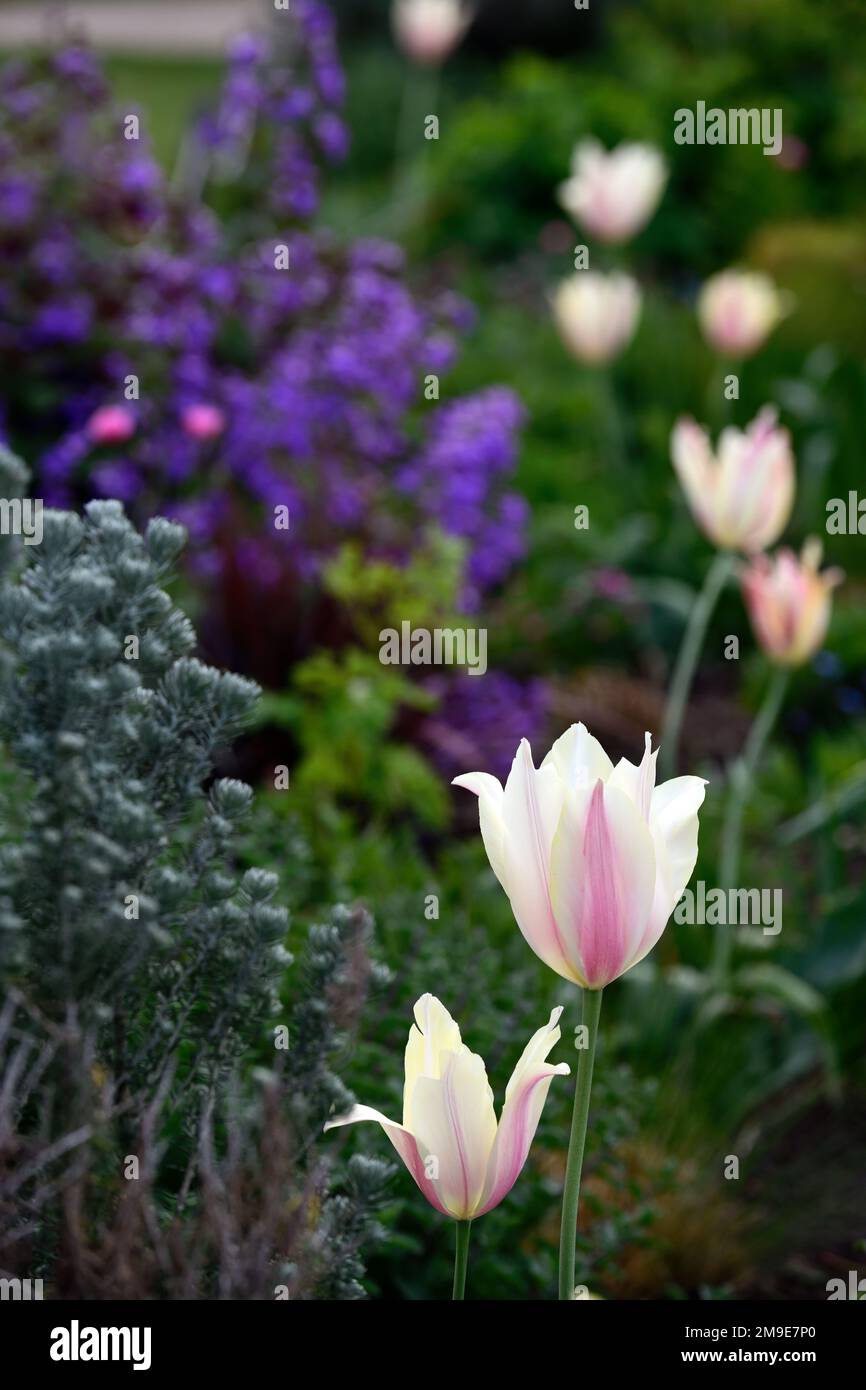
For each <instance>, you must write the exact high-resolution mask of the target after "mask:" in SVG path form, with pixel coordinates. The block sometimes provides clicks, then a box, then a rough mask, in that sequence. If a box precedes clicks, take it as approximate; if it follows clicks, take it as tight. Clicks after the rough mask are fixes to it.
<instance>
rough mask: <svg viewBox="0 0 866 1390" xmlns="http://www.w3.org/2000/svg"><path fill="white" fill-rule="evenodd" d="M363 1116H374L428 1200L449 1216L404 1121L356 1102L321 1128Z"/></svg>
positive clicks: (360, 1119) (335, 1126)
mask: <svg viewBox="0 0 866 1390" xmlns="http://www.w3.org/2000/svg"><path fill="white" fill-rule="evenodd" d="M365 1120H375V1121H376V1123H377V1124H380V1125H381V1126H382V1128H383V1130H384V1131H385V1133H386V1134H387V1136H388V1138H389V1139H390V1140H391V1143H392V1144H393V1145H394V1148H395V1149H396V1150H397V1152H398V1154H399V1155H400V1157H401V1158H402V1160H403V1162H404V1163H405V1165H406V1167H407V1168H408V1169H409V1172H410V1173H411V1174H412V1177H413V1178H414V1179H415V1182H416V1184H417V1186H418V1188H419V1189H420V1191H421V1192H422V1193H423V1194H424V1196H425V1197H426V1198H427V1201H428V1202H429V1203H430V1205H431V1206H432V1207H435V1208H436V1210H437V1211H440V1212H441V1213H442V1215H443V1216H449V1215H450V1212H449V1211H448V1209H447V1208H446V1207H445V1206H444V1205H443V1203H442V1202H441V1201H440V1198H439V1194H438V1192H437V1189H436V1185H435V1184H434V1183H433V1182H432V1181H431V1179H430V1178H429V1177H428V1176H427V1173H426V1171H425V1167H424V1158H423V1156H422V1154H421V1151H420V1149H419V1147H418V1142H417V1140H416V1139H415V1136H414V1135H413V1134H410V1132H409V1130H408V1129H406V1128H405V1126H404V1125H398V1124H397V1122H396V1120H389V1119H388V1117H387V1115H382V1114H381V1113H380V1112H379V1111H378V1110H373V1109H371V1107H370V1106H369V1105H356V1106H354V1107H353V1109H352V1110H350V1111H349V1113H348V1115H340V1116H339V1117H338V1118H337V1119H336V1120H328V1122H327V1124H326V1125H325V1126H324V1128H325V1129H326V1130H329V1129H341V1128H342V1127H343V1126H344V1125H356V1124H361V1123H363V1122H364V1121H365Z"/></svg>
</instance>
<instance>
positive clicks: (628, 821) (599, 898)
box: [454, 724, 706, 990]
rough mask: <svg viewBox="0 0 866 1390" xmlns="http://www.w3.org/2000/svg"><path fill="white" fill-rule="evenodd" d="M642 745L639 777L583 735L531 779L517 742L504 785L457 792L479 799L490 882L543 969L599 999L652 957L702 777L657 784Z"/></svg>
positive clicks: (532, 770)
mask: <svg viewBox="0 0 866 1390" xmlns="http://www.w3.org/2000/svg"><path fill="white" fill-rule="evenodd" d="M656 756H657V754H656V753H654V752H652V751H651V740H650V735H649V734H647V736H646V751H645V753H644V756H643V760H642V762H641V763H640V765H639V766H635V765H634V764H633V763H630V762H629V761H628V760H627V759H625V758H623V759H621V760H620V762H618V763H617V765H616V767H614V765H613V763H612V762H611V760H610V758H609V757H608V756H607V754H606V753H605V751H604V749H603V748H602V746H601V744H600V743H599V742H598V741H597V740H596V739H594V738H593V737H592V736H591V735H590V734H589V733H588V731H587V729H586V728H585V727H584V725H583V724H575V725H572V727H571V728H570V729H568V730H567V732H566V733H564V734H563V735H562V737H561V738H559V739H557V741H556V743H554V745H553V747H552V748H551V750H550V752H549V753H548V754H547V757H546V758H545V759H544V762H543V763H542V765H541V767H540V768H536V767H535V766H534V765H533V761H532V753H531V751H530V747H529V744H528V743H527V742H526V740H525V739H524V740H523V741H522V742H521V744H520V748H519V749H518V751H517V755H516V757H515V759H514V763H513V764H512V768H511V772H510V774H509V776H508V780H507V782H506V784H505V786H504V787H503V786H501V785H500V783H499V782H498V781H497V779H496V778H495V777H492V776H490V774H489V773H484V772H468V773H465V774H464V775H463V776H461V777H457V778H455V779H454V780H455V784H456V785H457V786H459V787H465V788H466V789H467V790H468V791H471V792H474V793H475V795H476V796H477V797H478V808H479V817H480V825H481V834H482V837H483V840H484V846H485V849H486V850H487V857H488V859H489V860H490V864H491V867H492V869H493V872H494V873H495V874H496V877H497V878H498V879H499V882H500V883H501V885H502V887H503V888H504V889H505V892H506V893H507V894H508V897H509V899H510V902H511V907H512V910H513V912H514V916H515V918H516V920H517V925H518V926H519V928H520V930H521V932H522V933H523V935H524V937H525V938H526V940H527V942H528V943H529V945H530V946H531V947H532V949H533V951H534V952H535V954H536V955H537V956H539V957H540V959H541V960H543V961H544V963H545V965H549V966H550V968H551V969H552V970H555V971H556V973H557V974H558V975H562V976H563V978H564V979H566V980H572V981H573V982H574V983H575V984H578V985H581V986H582V987H583V988H584V989H591V990H599V989H603V988H604V987H605V986H606V985H608V984H610V982H611V981H612V980H615V979H617V978H618V976H620V975H623V974H625V972H626V971H627V970H630V969H631V968H632V966H633V965H636V964H637V963H638V961H640V960H642V959H643V958H644V956H645V955H647V953H648V952H649V951H651V950H652V948H653V946H655V944H656V942H657V941H658V940H659V937H660V936H661V934H662V932H663V931H664V929H665V926H666V925H667V922H668V919H669V918H670V915H671V913H672V912H673V910H674V907H675V906H676V904H677V902H678V901H679V899H680V897H681V896H682V893H683V890H684V888H685V887H686V884H687V883H688V881H689V879H690V878H691V875H692V871H693V869H694V867H695V862H696V859H697V852H698V810H699V808H700V806H701V803H702V802H703V799H704V788H705V785H706V784H705V782H704V781H703V779H702V778H700V777H676V778H674V779H673V780H672V781H669V782H664V783H662V785H661V786H656V785H655V764H656Z"/></svg>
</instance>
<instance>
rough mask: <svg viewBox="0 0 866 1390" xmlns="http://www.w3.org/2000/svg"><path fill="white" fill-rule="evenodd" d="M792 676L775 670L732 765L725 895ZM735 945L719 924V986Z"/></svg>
mask: <svg viewBox="0 0 866 1390" xmlns="http://www.w3.org/2000/svg"><path fill="white" fill-rule="evenodd" d="M790 675H791V673H790V671H789V670H787V669H786V668H785V667H783V666H780V667H776V669H775V670H774V672H773V675H772V676H771V678H770V681H769V683H768V685H767V690H766V693H765V695H764V698H763V700H762V702H761V707H760V709H759V710H758V713H757V714H756V715H755V720H754V723H753V724H752V727H751V728H750V730H749V732H748V735H747V737H746V741H745V743H744V744H743V751H742V753H741V754H740V757H739V758H738V759H737V760H736V762H735V763H733V764H732V766H731V771H730V779H729V780H730V788H729V791H728V799H727V803H726V805H725V819H724V822H723V825H722V847H721V856H720V860H719V880H720V882H719V887H720V888H721V889H722V891H723V892H724V893H725V894H727V893H728V892H729V890H730V889H731V888H735V887H736V886H737V878H738V876H739V872H740V855H741V851H742V846H743V817H744V815H745V811H746V806H747V805H748V802H749V797H750V795H751V791H752V784H753V782H754V779H755V773H756V771H757V769H758V764H759V762H760V760H761V755H762V754H763V752H764V748H765V746H766V743H767V739H768V738H769V737H770V734H771V733H772V732H773V726H774V725H775V723H776V720H777V719H778V717H779V711H780V710H781V708H782V704H783V702H784V699H785V691H786V690H787V688H788V681H789V679H790ZM731 944H732V943H731V933H730V929H729V928H728V927H726V926H725V925H724V924H723V923H719V925H718V926H717V927H716V940H715V949H714V953H713V968H714V973H715V976H716V980H717V983H718V984H723V983H724V981H725V980H726V978H727V974H728V969H729V966H730V961H731Z"/></svg>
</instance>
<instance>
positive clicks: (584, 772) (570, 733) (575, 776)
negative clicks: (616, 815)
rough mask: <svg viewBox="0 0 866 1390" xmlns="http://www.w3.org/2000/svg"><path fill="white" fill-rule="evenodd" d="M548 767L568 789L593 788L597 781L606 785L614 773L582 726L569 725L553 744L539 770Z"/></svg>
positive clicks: (606, 757)
mask: <svg viewBox="0 0 866 1390" xmlns="http://www.w3.org/2000/svg"><path fill="white" fill-rule="evenodd" d="M551 763H552V764H553V766H554V767H555V768H556V770H557V772H558V773H559V776H560V778H561V780H562V782H563V784H564V785H565V786H566V787H568V788H574V787H592V786H594V785H595V783H596V782H597V781H598V779H599V777H600V778H601V780H602V781H603V782H606V781H607V779H608V777H609V776H610V775H611V773H612V772H613V763H612V762H611V760H610V758H609V757H608V756H607V754H606V753H605V751H604V749H603V748H602V746H601V744H600V743H599V741H598V739H597V738H593V736H592V734H591V733H590V732H589V730H588V729H587V727H586V725H585V724H572V725H571V727H570V728H569V729H566V731H565V733H564V734H562V735H561V737H560V738H558V739H557V740H556V742H555V743H554V744H553V746H552V748H551V750H550V752H549V753H548V754H547V757H546V758H545V759H544V762H543V763H542V764H541V766H542V768H545V767H548V766H550V764H551Z"/></svg>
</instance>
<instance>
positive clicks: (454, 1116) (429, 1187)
mask: <svg viewBox="0 0 866 1390" xmlns="http://www.w3.org/2000/svg"><path fill="white" fill-rule="evenodd" d="M561 1013H562V1009H561V1008H558V1009H554V1010H553V1013H552V1014H551V1015H550V1019H549V1021H548V1023H547V1025H546V1026H545V1027H544V1028H539V1030H538V1032H537V1033H535V1034H533V1036H532V1037H531V1038H530V1040H529V1042H528V1043H527V1045H526V1047H525V1048H524V1050H523V1055H522V1056H521V1058H520V1061H519V1062H518V1063H517V1066H516V1067H515V1068H514V1071H513V1072H512V1075H511V1080H510V1081H509V1083H508V1086H507V1087H506V1090H505V1104H504V1105H503V1107H502V1113H501V1115H500V1117H499V1122H498V1124H497V1120H496V1113H495V1111H494V1109H493V1092H492V1091H491V1089H490V1084H489V1082H488V1080H487V1072H486V1070H485V1067H484V1062H483V1060H482V1059H481V1058H480V1057H479V1056H478V1055H477V1054H476V1053H474V1052H470V1051H469V1048H468V1047H467V1046H466V1044H465V1043H464V1042H463V1041H462V1039H461V1037H460V1029H459V1028H458V1026H457V1024H456V1023H455V1022H454V1019H453V1018H452V1017H451V1015H450V1014H449V1012H448V1010H447V1009H446V1008H445V1006H444V1005H443V1004H441V1003H440V1002H439V1000H438V999H437V998H436V997H435V995H432V994H425V995H423V996H422V998H420V999H419V1000H418V1002H417V1004H416V1005H415V1023H414V1024H413V1026H412V1028H411V1029H410V1031H409V1042H408V1044H407V1046H406V1059H405V1071H406V1079H405V1084H404V1087H403V1123H402V1124H397V1122H396V1121H395V1120H389V1119H387V1117H386V1116H385V1115H381V1114H380V1113H379V1111H378V1110H371V1109H370V1107H369V1106H367V1105H356V1106H355V1108H354V1109H353V1110H351V1111H350V1112H349V1114H348V1115H343V1116H341V1117H340V1118H339V1119H336V1120H329V1121H328V1123H327V1124H326V1125H325V1129H326V1130H327V1129H336V1128H338V1127H340V1126H341V1125H352V1124H357V1123H358V1122H359V1121H361V1120H376V1121H377V1122H378V1123H379V1124H380V1125H381V1126H382V1128H383V1129H384V1131H385V1133H386V1134H387V1136H388V1138H389V1139H390V1140H391V1143H392V1144H393V1145H394V1148H395V1149H396V1150H397V1152H398V1154H399V1155H400V1157H401V1158H402V1160H403V1162H404V1163H405V1165H406V1167H407V1168H408V1169H409V1172H410V1173H411V1174H412V1177H413V1178H414V1179H415V1182H416V1183H417V1184H418V1187H419V1188H420V1189H421V1191H422V1192H423V1194H424V1196H425V1197H426V1198H427V1200H428V1202H429V1203H430V1204H431V1206H434V1207H435V1208H436V1210H437V1211H441V1212H442V1213H443V1215H445V1216H453V1217H454V1218H455V1220H457V1221H472V1220H473V1219H474V1218H475V1217H476V1216H483V1215H484V1213H485V1212H488V1211H490V1210H491V1209H492V1208H493V1207H495V1206H498V1205H499V1203H500V1202H501V1201H502V1199H503V1197H505V1196H507V1194H508V1193H509V1192H510V1191H511V1189H512V1187H513V1186H514V1184H515V1182H516V1181H517V1178H518V1177H519V1175H520V1172H521V1169H522V1168H523V1165H524V1163H525V1162H526V1157H527V1154H528V1153H529V1147H530V1145H531V1143H532V1140H533V1138H534V1136H535V1131H536V1129H537V1128H538V1121H539V1120H540V1119H541V1112H542V1110H543V1109H544V1102H545V1100H546V1099H547V1093H548V1091H549V1090H550V1083H551V1081H552V1079H553V1077H554V1076H568V1074H569V1067H568V1063H567V1062H560V1063H559V1064H558V1065H557V1066H553V1064H552V1063H550V1062H548V1061H547V1060H546V1059H547V1054H548V1053H549V1051H550V1049H551V1048H552V1047H553V1046H554V1044H555V1043H558V1042H559V1028H558V1027H557V1023H558V1021H559V1016H560V1014H561Z"/></svg>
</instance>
